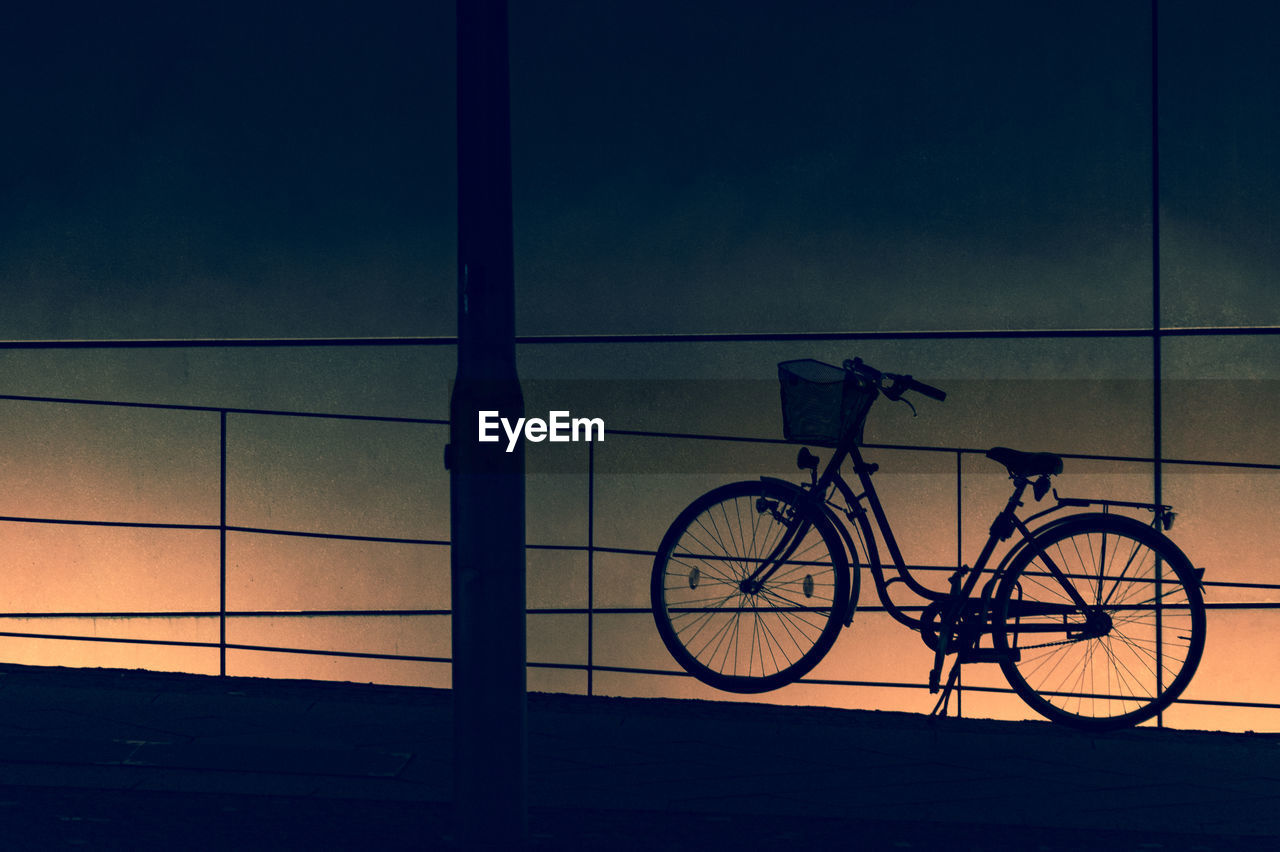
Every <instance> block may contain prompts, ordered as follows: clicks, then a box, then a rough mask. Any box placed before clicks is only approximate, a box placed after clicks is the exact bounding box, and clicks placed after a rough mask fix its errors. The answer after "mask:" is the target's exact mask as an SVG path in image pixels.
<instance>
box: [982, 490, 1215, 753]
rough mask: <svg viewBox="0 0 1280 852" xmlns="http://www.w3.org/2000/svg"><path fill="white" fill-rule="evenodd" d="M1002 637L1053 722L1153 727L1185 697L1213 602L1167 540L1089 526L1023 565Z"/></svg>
mask: <svg viewBox="0 0 1280 852" xmlns="http://www.w3.org/2000/svg"><path fill="white" fill-rule="evenodd" d="M1072 590H1074V594H1073V593H1072ZM1082 603H1083V606H1082V605H1081V604H1082ZM992 626H993V634H992V639H993V644H994V645H995V647H996V648H997V649H999V650H1001V651H1003V652H1005V654H1004V655H1003V657H1002V659H1001V661H1000V666H1001V668H1002V669H1003V670H1004V674H1005V677H1007V678H1008V680H1009V685H1010V686H1012V687H1013V689H1014V691H1015V692H1017V693H1018V695H1019V696H1021V697H1022V699H1023V700H1024V701H1026V702H1027V703H1028V704H1029V705H1030V706H1031V707H1032V708H1033V709H1035V710H1036V711H1037V712H1038V713H1040V714H1041V715H1043V716H1045V717H1047V718H1048V719H1051V720H1053V721H1056V722H1062V723H1065V724H1068V725H1071V726H1074V727H1077V728H1085V729H1089V730H1107V729H1113V728H1122V727H1128V726H1129V725H1136V724H1138V723H1140V722H1143V721H1146V720H1147V719H1150V718H1152V717H1153V716H1155V715H1156V714H1157V713H1159V712H1160V711H1161V710H1163V709H1164V708H1166V707H1168V706H1169V704H1170V703H1172V702H1173V700H1174V699H1176V698H1177V697H1178V695H1180V694H1181V693H1182V691H1183V689H1185V688H1186V686H1187V684H1188V683H1189V682H1190V680H1191V676H1192V675H1193V674H1194V673H1195V670H1196V666H1197V665H1198V664H1199V662H1200V655H1201V653H1202V652H1203V650H1204V635H1205V609H1204V599H1203V597H1202V595H1201V593H1200V578H1199V576H1198V575H1197V573H1196V572H1195V570H1194V569H1193V568H1192V567H1191V563H1190V562H1189V561H1188V560H1187V557H1186V556H1185V555H1183V553H1182V551H1181V550H1179V549H1178V547H1177V545H1175V544H1174V543H1173V542H1172V541H1170V540H1169V539H1168V538H1167V537H1165V536H1164V535H1162V534H1161V533H1159V532H1157V531H1156V530H1155V529H1153V528H1151V527H1149V526H1147V525H1145V524H1143V523H1141V522H1140V521H1137V520H1135V519H1133V518H1128V517H1123V516H1118V515H1103V514H1088V515H1079V516H1077V517H1074V518H1068V519H1066V520H1064V521H1062V522H1060V523H1058V524H1056V525H1054V526H1052V527H1050V528H1049V529H1047V530H1045V531H1044V532H1042V533H1039V534H1037V535H1036V536H1035V537H1034V538H1033V539H1031V540H1030V541H1028V542H1027V543H1026V544H1025V545H1024V546H1023V548H1022V550H1021V551H1020V552H1019V553H1018V554H1017V555H1016V556H1015V558H1014V560H1013V562H1012V563H1011V564H1010V566H1009V569H1008V571H1007V573H1006V574H1005V576H1004V579H1003V580H1002V581H1001V583H1000V587H999V589H998V591H997V592H996V598H995V601H994V607H993V625H992Z"/></svg>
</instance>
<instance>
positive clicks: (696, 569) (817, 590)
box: [650, 480, 850, 693]
mask: <svg viewBox="0 0 1280 852" xmlns="http://www.w3.org/2000/svg"><path fill="white" fill-rule="evenodd" d="M803 496H805V495H804V494H803V492H799V491H798V489H797V490H792V489H791V488H789V487H787V486H786V485H785V484H782V483H776V482H768V481H764V480H755V481H748V482H734V483H730V484H728V485H723V486H720V487H719V488H715V489H713V490H711V491H709V492H707V493H706V494H704V495H702V496H701V497H699V498H698V499H697V500H694V501H693V503H691V504H690V505H689V506H688V507H687V508H686V509H685V510H684V511H683V512H681V513H680V515H679V516H678V517H677V518H676V519H675V521H673V522H672V524H671V527H670V528H669V529H668V530H667V533H666V535H665V536H663V539H662V543H661V544H660V545H659V546H658V551H657V554H656V556H655V557H654V563H653V575H652V578H651V583H650V595H651V599H652V606H653V616H654V621H655V622H656V623H657V627H658V633H659V635H661V636H662V641H663V643H664V644H665V645H666V646H667V650H668V651H670V652H671V656H672V657H674V658H675V660H676V662H678V663H679V664H680V666H681V667H682V668H683V669H684V670H685V671H687V672H688V673H689V674H691V675H693V676H694V677H696V678H697V679H698V680H700V681H702V682H703V683H706V684H708V685H710V686H713V687H716V688H717V689H722V690H725V691H727V692H738V693H757V692H766V691H768V690H771V689H777V688H778V687H781V686H785V685H787V684H789V683H792V682H793V681H795V680H797V679H798V678H800V677H803V676H804V675H805V674H807V673H808V672H809V671H810V670H812V669H813V667H814V666H815V665H817V663H818V661H819V660H821V659H822V658H823V656H825V655H826V653H827V652H828V651H829V650H830V649H831V645H832V643H833V642H834V641H835V638H836V635H837V634H838V633H839V632H840V627H841V624H842V621H843V619H844V615H845V613H846V612H847V607H848V606H849V603H850V602H849V568H848V562H847V559H846V556H845V553H844V547H843V545H842V544H841V542H840V539H839V537H838V534H837V532H836V530H835V528H834V526H833V524H832V522H831V520H830V519H829V518H828V517H827V515H826V513H825V511H824V510H823V509H822V508H821V506H816V505H814V504H813V503H811V502H806V501H805V500H803V499H798V498H801V497H803ZM796 524H804V525H806V527H805V531H804V533H803V539H802V540H800V541H798V542H797V543H796V546H795V547H793V548H790V553H787V554H785V556H786V558H785V560H784V561H783V562H782V563H781V564H780V565H779V567H778V569H777V570H776V571H775V572H774V574H773V576H772V577H771V578H770V579H769V580H768V582H767V583H766V585H765V586H764V587H763V588H761V589H760V590H759V591H758V592H757V593H754V594H751V593H749V592H748V591H746V590H744V589H743V586H742V584H743V580H744V579H745V578H746V577H747V575H749V574H750V573H751V572H752V571H753V570H755V569H756V568H757V567H758V566H759V565H761V564H762V563H764V562H765V561H766V560H767V558H768V557H769V556H770V554H771V551H772V550H773V549H774V548H775V547H777V546H778V545H779V542H783V541H784V540H785V536H786V535H787V534H788V531H789V530H791V529H793V528H795V525H796Z"/></svg>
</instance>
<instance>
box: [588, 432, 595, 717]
mask: <svg viewBox="0 0 1280 852" xmlns="http://www.w3.org/2000/svg"><path fill="white" fill-rule="evenodd" d="M595 614H596V444H595V441H590V442H588V443H587V695H594V694H595V686H594V679H593V678H594V674H595V637H596V634H595Z"/></svg>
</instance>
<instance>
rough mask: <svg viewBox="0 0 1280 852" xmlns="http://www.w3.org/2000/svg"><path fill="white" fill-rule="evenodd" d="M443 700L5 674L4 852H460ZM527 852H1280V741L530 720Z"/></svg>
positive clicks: (797, 711) (561, 712)
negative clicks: (802, 850) (810, 850)
mask: <svg viewBox="0 0 1280 852" xmlns="http://www.w3.org/2000/svg"><path fill="white" fill-rule="evenodd" d="M451 732H452V724H451V708H450V699H449V693H448V692H446V691H441V690H431V689H413V688H404V687H380V686H368V685H357V684H332V683H316V682H307V681H278V680H260V679H250V678H225V679H220V678H211V677H202V676H198V675H182V674H166V673H155V672H124V671H114V670H82V669H43V668H26V667H20V666H0V849H15V850H22V849H40V850H44V849H61V848H73V847H74V848H87V849H129V850H139V849H174V848H182V849H233V848H234V849H243V848H268V847H270V848H275V849H366V848H367V849H380V850H381V849H430V848H451V847H452V848H457V847H458V846H459V845H461V844H460V843H459V842H458V840H457V838H458V836H459V835H458V834H457V833H456V832H455V830H454V829H455V827H454V825H453V820H452V809H451V807H450V804H449V798H450V792H451V787H450V779H451V774H452V765H451V745H450V739H451ZM529 767H530V768H529V772H530V788H529V789H530V814H529V830H528V838H529V846H531V847H532V848H536V849H596V848H598V849H611V850H629V849H646V850H657V849H661V850H667V849H699V850H707V849H712V848H739V849H754V848H760V849H772V848H790V847H801V846H807V845H809V844H813V843H823V844H840V848H851V849H870V850H899V849H914V848H918V849H933V848H949V849H983V850H1074V849H1090V850H1103V851H1104V852H1105V851H1106V850H1151V849H1164V850H1188V852H1190V850H1223V849H1250V850H1258V849H1263V850H1266V849H1278V850H1280V735H1274V734H1222V733H1206V732H1187V731H1171V730H1155V729H1139V730H1131V731H1123V732H1119V733H1111V734H1105V735H1096V734H1083V733H1080V732H1076V731H1070V730H1065V729H1061V728H1058V727H1055V726H1053V725H1050V724H1048V723H1036V722H1016V723H1013V722H992V721H983V720H973V719H931V718H928V717H922V716H915V715H910V714H901V713H874V712H863V711H844V710H831V709H823V708H803V707H771V706H762V705H748V704H734V703H727V702H726V703H720V702H693V701H674V700H647V699H618V698H599V697H596V698H586V697H581V696H563V695H536V694H535V695H531V696H530V697H529Z"/></svg>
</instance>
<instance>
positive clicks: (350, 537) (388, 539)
mask: <svg viewBox="0 0 1280 852" xmlns="http://www.w3.org/2000/svg"><path fill="white" fill-rule="evenodd" d="M215 529H217V527H215ZM227 532H237V533H249V534H252V535H279V536H286V537H294V538H326V539H337V540H339V541H370V542H381V543H383V544H425V545H434V546H437V547H448V546H449V544H450V542H449V541H448V540H447V539H434V538H398V537H395V536H379V535H355V534H349V533H322V532H308V531H306V530H276V529H269V528H266V527H241V526H228V527H227Z"/></svg>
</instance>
